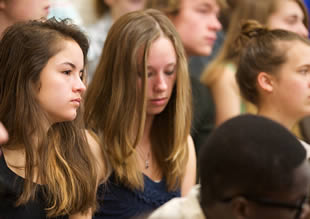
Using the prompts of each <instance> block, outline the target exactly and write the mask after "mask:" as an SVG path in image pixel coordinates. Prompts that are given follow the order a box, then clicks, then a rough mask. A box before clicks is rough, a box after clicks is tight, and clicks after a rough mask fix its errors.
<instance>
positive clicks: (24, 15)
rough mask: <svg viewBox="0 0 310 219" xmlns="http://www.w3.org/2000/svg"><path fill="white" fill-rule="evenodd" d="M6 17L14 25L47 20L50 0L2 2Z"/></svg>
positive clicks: (10, 0)
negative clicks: (21, 22)
mask: <svg viewBox="0 0 310 219" xmlns="http://www.w3.org/2000/svg"><path fill="white" fill-rule="evenodd" d="M0 4H1V8H2V11H3V12H4V15H5V17H6V18H7V19H8V20H10V21H11V22H12V23H15V22H18V21H27V20H35V19H40V18H46V17H47V15H48V10H49V7H50V3H49V0H0Z"/></svg>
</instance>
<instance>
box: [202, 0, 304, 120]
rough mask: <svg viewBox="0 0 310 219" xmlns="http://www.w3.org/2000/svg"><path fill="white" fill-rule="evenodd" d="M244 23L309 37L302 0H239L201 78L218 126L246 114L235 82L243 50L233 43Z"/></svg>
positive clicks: (245, 108)
mask: <svg viewBox="0 0 310 219" xmlns="http://www.w3.org/2000/svg"><path fill="white" fill-rule="evenodd" d="M244 20H256V21H258V22H260V23H261V24H263V25H266V26H267V27H268V28H271V29H284V30H288V31H292V32H295V33H297V34H299V35H300V36H302V37H305V38H307V35H308V31H307V28H306V27H307V26H308V15H307V11H306V10H305V6H304V4H303V2H302V0H260V1H252V0H239V1H238V3H237V4H236V7H235V8H234V11H233V13H232V16H231V21H230V24H229V27H228V30H227V34H226V38H225V41H224V44H223V46H222V48H221V49H220V51H219V53H218V55H217V57H216V58H215V59H214V60H213V61H212V62H211V63H210V64H209V65H208V66H207V68H206V70H205V71H204V72H203V74H202V76H201V81H202V82H203V83H204V84H205V85H207V86H209V87H210V89H211V92H212V95H213V97H214V102H215V109H216V124H217V125H219V124H221V123H222V122H224V121H225V120H227V119H229V118H231V117H234V116H237V115H239V114H241V113H245V112H247V111H249V105H248V104H247V103H246V102H245V101H244V100H243V99H242V98H241V95H240V91H239V88H238V85H237V83H236V79H235V76H236V71H237V65H238V61H239V56H240V51H241V49H242V47H241V46H240V45H239V44H238V43H236V40H237V38H238V37H239V35H240V31H241V27H240V24H241V23H242V22H243V21H244ZM250 108H251V107H250ZM252 108H253V107H252ZM251 111H255V110H252V109H251Z"/></svg>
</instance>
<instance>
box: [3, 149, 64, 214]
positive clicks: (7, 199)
mask: <svg viewBox="0 0 310 219" xmlns="http://www.w3.org/2000/svg"><path fill="white" fill-rule="evenodd" d="M23 185H24V179H23V178H22V177H20V176H18V175H16V174H15V173H14V172H13V171H11V170H10V169H9V168H8V166H7V164H6V162H5V159H4V156H3V154H2V155H0V219H28V218H29V219H46V218H47V217H46V212H45V210H44V209H45V208H46V203H45V199H44V195H43V189H44V186H41V185H39V186H38V190H37V192H36V196H35V199H34V200H30V201H28V202H27V203H26V204H25V205H21V206H18V207H16V206H15V202H16V200H17V199H18V197H19V196H20V194H21V191H22V189H23ZM50 219H52V218H50ZM55 219H56V218H55ZM57 219H68V216H63V217H57Z"/></svg>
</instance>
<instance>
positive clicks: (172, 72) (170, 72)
mask: <svg viewBox="0 0 310 219" xmlns="http://www.w3.org/2000/svg"><path fill="white" fill-rule="evenodd" d="M174 72H175V70H174V69H173V70H172V71H166V72H165V74H166V75H173V74H174Z"/></svg>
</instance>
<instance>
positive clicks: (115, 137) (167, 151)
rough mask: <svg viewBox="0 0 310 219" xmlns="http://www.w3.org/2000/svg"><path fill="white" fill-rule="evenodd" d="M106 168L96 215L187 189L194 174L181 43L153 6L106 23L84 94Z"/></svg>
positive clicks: (139, 209)
mask: <svg viewBox="0 0 310 219" xmlns="http://www.w3.org/2000/svg"><path fill="white" fill-rule="evenodd" d="M85 123H86V125H87V128H88V129H89V130H93V131H94V132H95V133H97V135H98V137H99V139H100V140H101V146H102V147H103V150H104V151H106V154H107V158H108V161H109V164H110V166H111V167H112V173H111V175H110V177H109V179H108V181H107V183H106V184H104V185H102V186H101V187H100V189H99V192H98V197H99V203H100V208H99V210H98V212H97V213H96V214H95V217H94V218H96V219H99V218H113V219H117V218H131V217H134V216H138V215H142V214H144V213H147V212H149V211H152V210H154V209H156V208H157V207H159V206H160V205H162V204H164V203H165V202H167V201H169V200H170V199H172V198H174V197H179V196H181V195H182V196H184V195H186V194H187V193H188V191H189V190H190V189H191V187H192V186H193V185H194V184H195V180H196V156H195V149H194V145H193V141H192V138H191V136H190V127H191V88H190V80H189V75H188V70H187V61H186V55H185V51H184V48H183V45H182V42H181V39H180V37H179V35H178V34H177V32H176V30H175V28H174V26H173V24H172V23H171V22H170V20H169V19H168V18H167V17H166V16H165V15H164V14H162V13H161V12H159V11H157V10H152V9H150V10H145V11H137V12H131V13H128V14H126V15H123V16H122V17H120V18H119V19H118V20H117V21H116V22H115V23H114V24H113V26H112V27H111V30H110V32H109V34H108V36H107V39H106V42H105V45H104V49H103V53H102V56H101V58H100V62H99V65H98V68H97V70H96V72H95V75H94V78H93V80H92V82H91V83H90V85H89V87H88V91H87V94H86V102H85Z"/></svg>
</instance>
